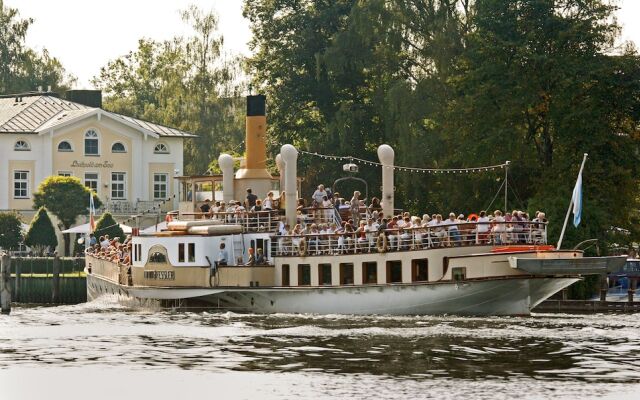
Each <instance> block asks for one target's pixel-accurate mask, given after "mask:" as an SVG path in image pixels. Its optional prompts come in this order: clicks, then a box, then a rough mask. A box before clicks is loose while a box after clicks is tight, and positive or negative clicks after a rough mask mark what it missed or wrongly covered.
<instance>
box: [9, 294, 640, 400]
mask: <svg viewBox="0 0 640 400" xmlns="http://www.w3.org/2000/svg"><path fill="white" fill-rule="evenodd" d="M196 396H198V397H204V398H225V399H231V398H251V399H255V398H260V399H270V398H314V399H315V398H398V399H413V398H438V399H459V398H465V399H484V398H486V399H500V398H515V397H517V398H520V399H527V398H571V399H573V398H603V397H604V398H611V399H620V398H629V399H640V315H637V314H636V315H550V314H544V315H535V316H533V317H529V318H516V317H514V318H505V317H492V318H458V317H447V316H442V317H385V316H372V317H360V316H339V315H329V316H311V315H285V314H276V315H247V314H233V313H214V312H184V311H178V312H175V311H170V310H164V311H150V310H139V309H130V308H126V307H123V306H120V305H118V304H117V303H115V302H111V301H109V300H107V299H104V300H100V301H95V302H92V303H87V304H82V305H77V306H61V307H30V308H26V307H25V308H22V307H17V308H14V309H13V310H12V313H11V315H10V316H0V399H3V400H4V399H12V400H13V399H16V400H19V399H34V398H49V399H57V398H60V399H80V398H82V399H89V400H92V399H114V398H117V399H128V398H140V399H143V398H144V399H146V398H154V399H162V398H171V399H176V398H177V399H180V398H181V397H182V398H185V399H186V398H195V397H196Z"/></svg>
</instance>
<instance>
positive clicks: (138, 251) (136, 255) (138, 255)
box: [133, 244, 142, 261]
mask: <svg viewBox="0 0 640 400" xmlns="http://www.w3.org/2000/svg"><path fill="white" fill-rule="evenodd" d="M133 259H134V260H135V261H142V245H141V244H134V245H133Z"/></svg>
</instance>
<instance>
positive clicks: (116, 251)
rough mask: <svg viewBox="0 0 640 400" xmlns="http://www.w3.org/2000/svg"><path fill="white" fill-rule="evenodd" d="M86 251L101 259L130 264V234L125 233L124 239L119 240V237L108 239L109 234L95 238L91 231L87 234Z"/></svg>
mask: <svg viewBox="0 0 640 400" xmlns="http://www.w3.org/2000/svg"><path fill="white" fill-rule="evenodd" d="M86 253H87V254H90V255H92V256H94V257H97V258H100V259H102V260H107V261H111V262H114V263H118V264H121V265H131V235H127V237H126V238H125V240H124V241H122V242H121V241H120V238H119V237H115V238H113V239H110V238H109V235H104V236H100V237H99V238H98V239H96V237H95V235H94V234H93V233H92V234H90V235H89V246H88V247H87V250H86Z"/></svg>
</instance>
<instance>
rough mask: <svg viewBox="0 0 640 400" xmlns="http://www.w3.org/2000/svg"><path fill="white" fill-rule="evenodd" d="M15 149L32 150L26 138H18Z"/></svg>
mask: <svg viewBox="0 0 640 400" xmlns="http://www.w3.org/2000/svg"><path fill="white" fill-rule="evenodd" d="M13 149H14V150H15V151H30V150H31V146H29V143H27V142H26V141H25V140H18V141H17V142H16V144H15V145H14V146H13Z"/></svg>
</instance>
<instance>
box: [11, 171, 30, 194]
mask: <svg viewBox="0 0 640 400" xmlns="http://www.w3.org/2000/svg"><path fill="white" fill-rule="evenodd" d="M30 173H31V171H27V170H22V169H16V170H13V198H14V199H28V198H29V192H30V186H31V185H30V184H29V175H30ZM16 174H25V177H24V178H22V177H20V178H16ZM18 183H19V184H21V186H22V184H24V187H20V188H16V184H18ZM16 189H17V190H20V191H22V190H24V193H25V195H24V196H22V195H18V196H16Z"/></svg>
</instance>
